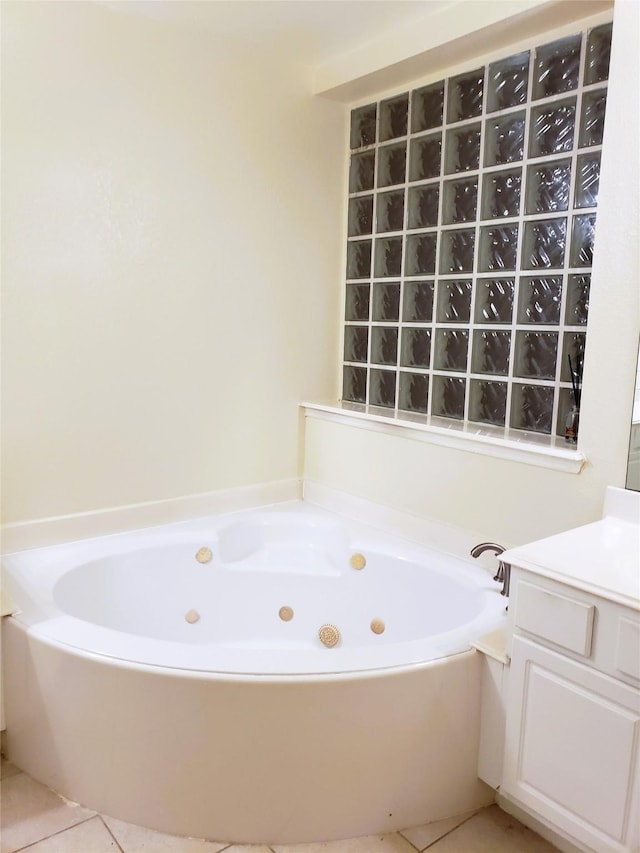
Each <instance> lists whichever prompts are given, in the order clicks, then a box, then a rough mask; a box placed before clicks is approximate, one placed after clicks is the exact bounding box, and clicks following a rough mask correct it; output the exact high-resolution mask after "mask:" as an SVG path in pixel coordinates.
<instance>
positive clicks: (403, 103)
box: [380, 95, 409, 142]
mask: <svg viewBox="0 0 640 853" xmlns="http://www.w3.org/2000/svg"><path fill="white" fill-rule="evenodd" d="M408 111H409V95H398V96H397V97H395V98H389V99H388V100H386V101H381V102H380V142H384V141H385V140H387V139H396V138H397V137H398V136H406V135H407V125H408V114H409V113H408Z"/></svg>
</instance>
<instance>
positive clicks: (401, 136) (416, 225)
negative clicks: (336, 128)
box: [342, 24, 611, 435]
mask: <svg viewBox="0 0 640 853" xmlns="http://www.w3.org/2000/svg"><path fill="white" fill-rule="evenodd" d="M610 49H611V24H603V25H601V26H597V27H594V28H592V29H589V30H586V31H584V32H581V33H576V34H574V35H571V36H567V37H563V38H560V39H557V40H555V41H550V42H548V43H543V44H539V45H535V46H533V47H532V48H531V49H530V50H526V51H522V52H520V53H517V54H515V55H513V56H507V57H505V58H503V59H499V60H497V61H495V62H491V63H489V64H488V65H486V66H484V67H480V68H478V67H474V68H472V69H471V70H469V71H466V72H464V73H462V74H458V75H456V76H455V77H452V78H450V79H447V80H440V81H437V82H432V83H429V84H427V85H424V86H420V87H418V88H415V89H413V90H412V91H409V92H402V93H399V94H397V95H395V96H393V97H387V98H385V99H384V100H381V101H379V102H376V103H370V104H366V105H364V106H360V107H357V108H355V109H353V110H352V112H351V126H350V165H349V200H348V218H347V257H346V299H345V313H344V323H345V328H344V350H343V391H342V398H343V400H344V401H349V402H352V403H359V404H364V405H370V406H379V407H383V408H386V409H388V410H390V411H392V412H393V413H394V414H397V415H398V416H400V417H402V414H403V413H410V414H411V416H412V417H414V418H415V416H416V415H424V416H436V417H442V418H453V419H456V420H460V421H470V422H474V423H478V424H485V425H489V426H492V427H507V428H511V429H516V430H527V431H534V432H538V433H546V434H549V435H564V431H565V422H566V419H567V415H568V413H569V411H570V410H571V407H572V404H573V398H574V387H573V386H574V384H575V383H574V381H572V370H573V371H574V372H576V371H579V370H580V369H581V365H582V360H583V357H584V351H585V346H586V339H587V319H588V313H589V284H590V271H591V265H592V262H593V244H594V235H595V229H596V208H597V202H598V185H599V177H600V153H601V148H602V142H603V129H604V117H605V112H606V103H607V80H608V71H609V55H610Z"/></svg>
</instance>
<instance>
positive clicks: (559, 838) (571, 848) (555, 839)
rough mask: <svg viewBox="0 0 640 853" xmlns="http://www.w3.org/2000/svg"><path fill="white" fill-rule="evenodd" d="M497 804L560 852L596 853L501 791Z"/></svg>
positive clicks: (497, 796) (497, 797) (498, 794)
mask: <svg viewBox="0 0 640 853" xmlns="http://www.w3.org/2000/svg"><path fill="white" fill-rule="evenodd" d="M496 803H497V804H498V806H499V807H500V808H501V809H502V810H503V811H505V812H506V813H507V814H510V815H512V816H513V817H515V818H516V820H519V821H520V823H523V824H524V825H525V826H528V827H529V829H532V830H533V831H534V832H536V833H537V834H538V835H539V836H540V837H541V838H544V839H545V840H546V841H548V842H549V843H550V844H553V846H554V847H557V848H558V850H561V851H562V853H594V851H592V850H591V849H590V848H588V847H583V846H582V844H580V845H578V844H577V843H574V842H573V841H570V840H569V839H568V838H567V837H566V836H565V835H562V834H561V833H560V832H557V831H556V830H555V829H552V828H551V827H550V826H548V825H547V824H546V823H544V821H542V820H540V819H539V818H536V817H534V816H533V815H531V814H529V812H528V811H526V809H523V808H522V807H521V806H520V805H518V803H516V802H514V800H512V799H511V798H510V797H506V796H505V795H504V794H501V793H500V792H499V791H498V793H497V795H496Z"/></svg>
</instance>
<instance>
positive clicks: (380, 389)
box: [369, 368, 396, 409]
mask: <svg viewBox="0 0 640 853" xmlns="http://www.w3.org/2000/svg"><path fill="white" fill-rule="evenodd" d="M369 403H370V405H372V406H385V407H387V408H391V409H393V408H394V406H395V404H396V373H395V370H376V369H375V368H372V370H371V375H370V377H369Z"/></svg>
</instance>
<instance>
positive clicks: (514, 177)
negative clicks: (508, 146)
mask: <svg viewBox="0 0 640 853" xmlns="http://www.w3.org/2000/svg"><path fill="white" fill-rule="evenodd" d="M521 188H522V172H521V170H520V169H509V171H505V172H490V173H489V174H488V175H485V176H484V178H483V182H482V218H483V219H500V218H501V217H503V216H517V215H518V214H519V213H520V193H521Z"/></svg>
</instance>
